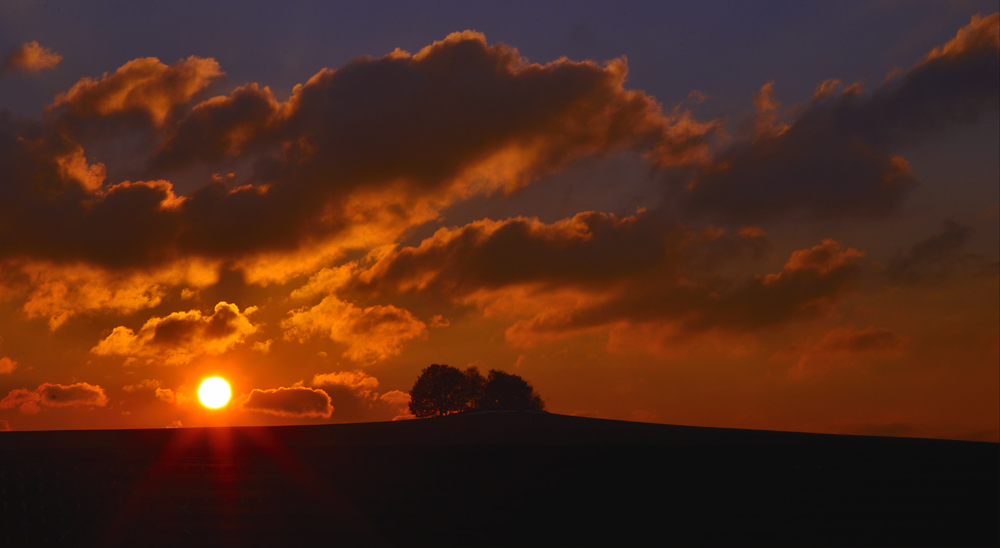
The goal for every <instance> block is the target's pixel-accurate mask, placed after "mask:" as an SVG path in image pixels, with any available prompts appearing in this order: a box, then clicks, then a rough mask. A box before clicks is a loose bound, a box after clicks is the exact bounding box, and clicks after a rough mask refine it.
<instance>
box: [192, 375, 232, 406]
mask: <svg viewBox="0 0 1000 548" xmlns="http://www.w3.org/2000/svg"><path fill="white" fill-rule="evenodd" d="M232 395H233V393H232V391H231V390H230V389H229V383H228V382H226V379H223V378H222V377H209V378H207V379H205V380H203V381H201V386H199V387H198V399H199V400H200V401H201V404H202V405H204V406H205V407H208V408H211V409H218V408H220V407H223V406H224V405H226V404H227V403H229V398H230V396H232Z"/></svg>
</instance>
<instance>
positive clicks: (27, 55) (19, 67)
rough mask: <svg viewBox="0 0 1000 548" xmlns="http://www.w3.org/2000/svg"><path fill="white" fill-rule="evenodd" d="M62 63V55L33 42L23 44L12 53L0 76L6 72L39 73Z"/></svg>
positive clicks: (0, 69) (7, 58)
mask: <svg viewBox="0 0 1000 548" xmlns="http://www.w3.org/2000/svg"><path fill="white" fill-rule="evenodd" d="M60 61H62V55H59V54H58V53H56V52H54V51H52V50H50V49H49V48H46V47H43V46H41V45H39V44H38V42H36V41H34V40H32V41H30V42H25V43H23V44H21V47H19V48H17V49H16V50H14V51H13V52H11V53H10V54H9V55H7V57H6V58H5V59H4V61H3V65H2V66H0V74H2V73H4V72H14V71H18V72H38V71H41V70H45V69H50V68H53V67H55V66H56V65H58V64H59V62H60Z"/></svg>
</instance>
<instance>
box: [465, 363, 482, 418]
mask: <svg viewBox="0 0 1000 548" xmlns="http://www.w3.org/2000/svg"><path fill="white" fill-rule="evenodd" d="M485 393H486V379H485V378H483V376H482V374H480V373H479V368H477V367H476V366H474V365H470V366H469V367H468V368H467V369H466V370H465V403H466V406H465V410H466V411H475V410H476V409H479V407H480V406H481V405H482V401H483V395H485Z"/></svg>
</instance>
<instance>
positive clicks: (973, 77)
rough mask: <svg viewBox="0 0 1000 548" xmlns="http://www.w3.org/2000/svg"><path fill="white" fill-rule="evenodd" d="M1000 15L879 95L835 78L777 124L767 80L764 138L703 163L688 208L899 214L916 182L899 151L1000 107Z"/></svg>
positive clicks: (974, 26)
mask: <svg viewBox="0 0 1000 548" xmlns="http://www.w3.org/2000/svg"><path fill="white" fill-rule="evenodd" d="M998 20H1000V18H998V15H997V14H993V15H991V16H989V17H986V18H979V17H976V18H973V20H972V23H970V25H968V26H966V27H964V28H963V29H962V30H960V31H959V34H958V36H957V37H956V38H955V39H954V40H952V41H951V42H949V43H948V44H947V45H945V46H943V47H942V48H938V49H935V50H934V51H933V52H932V53H931V54H930V55H929V56H928V57H927V59H926V60H925V61H923V62H921V63H920V64H918V65H917V66H915V67H914V68H913V69H911V70H910V71H909V72H907V73H906V74H905V75H904V76H902V77H899V78H896V79H892V80H889V81H888V82H887V83H886V84H884V85H882V86H881V87H880V88H878V89H877V90H875V91H874V93H872V94H870V95H866V94H864V93H862V92H861V89H860V86H858V85H854V86H850V87H848V88H847V89H845V90H844V91H843V92H840V93H835V92H834V91H833V89H832V88H833V87H835V86H834V85H833V84H834V83H833V82H827V83H824V85H823V86H821V89H820V90H819V91H818V92H817V94H816V97H814V98H813V100H812V101H811V102H810V103H808V104H807V105H805V106H804V107H800V109H799V111H798V112H797V113H795V115H794V119H793V120H792V121H790V122H788V123H779V122H778V121H777V119H776V115H775V109H776V108H777V105H776V104H775V103H774V102H773V100H772V99H771V96H770V91H771V87H770V84H769V85H767V86H765V88H764V89H763V90H762V92H761V94H760V95H758V96H757V98H756V100H755V104H756V106H757V110H758V115H757V118H756V120H755V121H754V123H753V124H752V125H754V127H755V131H754V137H753V138H752V139H750V140H748V141H741V142H739V143H737V144H735V145H733V146H732V147H730V148H729V149H727V150H724V151H722V152H721V153H720V154H719V155H718V156H717V157H716V158H715V159H714V161H713V163H712V164H711V165H710V166H707V167H705V168H704V169H702V170H701V171H700V173H699V174H698V175H697V176H696V177H695V179H694V180H693V181H692V182H690V183H689V184H688V186H687V191H686V192H684V193H683V195H682V196H681V198H680V200H681V204H682V209H683V210H684V211H685V212H687V213H689V214H693V215H703V216H707V217H709V218H716V219H723V220H727V221H731V222H739V223H747V222H761V221H764V220H771V219H776V218H778V219H780V218H784V217H787V216H789V215H791V216H800V217H827V218H829V217H880V216H883V215H885V214H886V213H888V212H890V211H892V210H893V209H894V208H895V207H896V206H897V205H898V204H899V203H900V202H901V201H902V199H903V198H904V197H905V196H906V195H907V194H908V193H909V191H910V190H911V189H912V188H913V187H914V185H915V184H916V182H915V180H914V178H913V176H912V174H911V173H910V170H909V164H908V163H907V162H906V160H905V159H903V158H901V157H899V156H896V155H894V153H893V151H894V150H896V149H898V148H900V147H901V146H903V145H907V144H912V143H915V142H918V141H920V140H922V139H924V138H926V137H927V136H929V135H931V134H935V133H939V132H942V131H945V130H947V129H948V128H951V127H955V126H958V125H962V124H968V123H971V122H973V121H975V120H976V119H978V118H979V116H980V115H982V114H983V113H984V112H987V111H990V110H996V109H997V108H998V106H1000V99H998V97H1000V53H998V52H1000V45H998V41H997V36H998V33H997V28H998ZM942 52H946V53H942ZM827 84H829V85H827Z"/></svg>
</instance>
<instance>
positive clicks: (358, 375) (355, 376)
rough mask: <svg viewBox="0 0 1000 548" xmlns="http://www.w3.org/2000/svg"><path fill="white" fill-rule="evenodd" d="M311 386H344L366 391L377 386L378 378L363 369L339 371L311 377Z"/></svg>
mask: <svg viewBox="0 0 1000 548" xmlns="http://www.w3.org/2000/svg"><path fill="white" fill-rule="evenodd" d="M312 385H313V386H324V385H329V386H344V387H347V388H349V389H351V390H354V391H355V392H358V393H368V392H371V391H372V390H375V389H376V388H378V379H376V378H375V377H372V376H371V375H368V374H367V373H365V372H364V371H340V372H337V373H324V374H319V375H316V376H314V377H313V380H312Z"/></svg>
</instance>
